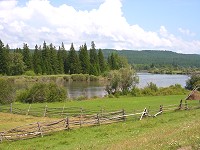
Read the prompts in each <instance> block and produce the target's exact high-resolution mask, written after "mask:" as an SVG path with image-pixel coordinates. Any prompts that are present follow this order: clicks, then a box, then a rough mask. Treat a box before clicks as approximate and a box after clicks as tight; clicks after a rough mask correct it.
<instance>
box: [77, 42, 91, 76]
mask: <svg viewBox="0 0 200 150" xmlns="http://www.w3.org/2000/svg"><path fill="white" fill-rule="evenodd" d="M79 59H80V63H81V72H82V73H83V74H89V73H90V58H89V55H88V51H87V45H86V43H85V44H84V45H82V46H81V47H80V50H79Z"/></svg>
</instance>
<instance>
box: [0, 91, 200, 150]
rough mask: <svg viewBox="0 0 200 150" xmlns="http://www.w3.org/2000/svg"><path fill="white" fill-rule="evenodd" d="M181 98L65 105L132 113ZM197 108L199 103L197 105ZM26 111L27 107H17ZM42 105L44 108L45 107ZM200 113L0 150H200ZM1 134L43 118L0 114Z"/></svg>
mask: <svg viewBox="0 0 200 150" xmlns="http://www.w3.org/2000/svg"><path fill="white" fill-rule="evenodd" d="M184 97H185V95H179V96H156V97H138V98H137V97H135V98H133V97H121V98H113V99H108V98H104V99H96V100H87V101H71V102H66V103H65V105H67V106H77V107H84V108H88V109H93V110H94V109H97V110H98V109H99V108H100V107H105V108H107V109H110V110H112V109H119V108H120V109H121V108H124V109H125V110H130V111H131V110H133V109H137V110H140V109H143V108H144V106H150V107H151V108H158V106H159V105H160V104H161V103H162V104H163V105H164V104H166V105H169V104H178V102H179V100H180V99H181V98H184ZM195 103H196V104H198V103H197V102H195ZM63 104H64V103H49V104H48V106H49V107H58V106H63ZM18 105H20V106H21V107H26V105H25V104H18ZM40 105H41V104H35V107H37V106H40ZM42 105H43V104H42ZM199 113H200V109H196V110H187V111H172V112H166V113H163V115H160V116H158V117H156V118H146V119H143V120H142V121H138V119H136V118H129V119H128V120H127V121H126V122H121V123H114V124H110V125H101V126H94V127H83V128H80V129H74V130H70V131H62V132H58V133H54V134H52V135H49V136H44V137H43V138H42V137H39V138H34V139H29V140H23V141H16V142H3V143H1V144H0V149H8V150H11V149H12V150H13V149H16V150H24V149H29V150H37V149H59V150H62V149H63V150H64V149H85V150H88V149H97V150H98V149H99V150H100V149H111V150H115V149H121V150H122V149H123V150H124V149H141V150H142V149H178V148H185V149H186V148H188V149H199V148H200V133H199V130H200V116H199ZM0 115H1V119H0V121H1V126H0V131H2V130H5V129H8V128H12V127H14V126H18V125H23V124H26V123H29V121H30V122H36V121H38V120H42V119H44V118H38V117H30V116H21V115H13V114H5V113H1V114H0ZM46 119H49V118H46Z"/></svg>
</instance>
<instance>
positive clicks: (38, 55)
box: [33, 45, 42, 74]
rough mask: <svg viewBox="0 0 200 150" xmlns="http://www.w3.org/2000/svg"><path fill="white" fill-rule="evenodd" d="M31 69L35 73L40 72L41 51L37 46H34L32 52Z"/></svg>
mask: <svg viewBox="0 0 200 150" xmlns="http://www.w3.org/2000/svg"><path fill="white" fill-rule="evenodd" d="M33 70H34V72H35V73H36V74H42V51H41V48H40V50H39V49H38V46H37V45H36V46H35V50H34V54H33Z"/></svg>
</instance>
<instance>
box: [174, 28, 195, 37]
mask: <svg viewBox="0 0 200 150" xmlns="http://www.w3.org/2000/svg"><path fill="white" fill-rule="evenodd" d="M178 30H179V32H181V33H182V34H185V35H187V36H195V33H193V32H191V31H190V30H189V29H182V28H178Z"/></svg>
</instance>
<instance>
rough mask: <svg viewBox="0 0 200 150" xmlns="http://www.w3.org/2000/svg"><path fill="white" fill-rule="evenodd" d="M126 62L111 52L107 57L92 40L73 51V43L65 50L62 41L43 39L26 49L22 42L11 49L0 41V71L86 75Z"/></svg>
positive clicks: (125, 64)
mask: <svg viewBox="0 0 200 150" xmlns="http://www.w3.org/2000/svg"><path fill="white" fill-rule="evenodd" d="M127 65H128V61H127V60H126V58H125V57H122V56H119V55H118V54H117V53H111V54H110V55H109V56H108V57H107V59H105V57H104V54H103V53H102V50H101V49H96V46H95V43H94V41H92V42H91V48H90V49H89V50H88V48H87V45H86V43H85V44H84V45H81V46H80V48H79V50H78V51H76V50H75V48H74V45H73V43H72V44H71V46H70V49H69V50H66V49H65V46H64V44H63V43H62V44H61V46H59V47H58V50H57V49H56V47H55V46H54V45H53V44H52V43H51V44H49V45H47V44H46V42H45V41H44V43H43V45H42V46H38V45H35V48H34V50H30V48H29V46H28V44H26V43H24V44H23V48H22V49H21V48H16V49H14V51H11V49H10V47H9V45H8V44H7V45H5V46H4V43H3V42H2V41H1V40H0V74H2V75H22V74H24V73H25V72H26V71H33V72H34V73H35V74H39V75H40V74H42V75H53V74H54V75H55V74H80V73H82V74H90V75H95V76H98V75H101V74H103V73H105V72H107V71H109V70H117V69H120V68H122V67H126V66H127Z"/></svg>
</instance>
